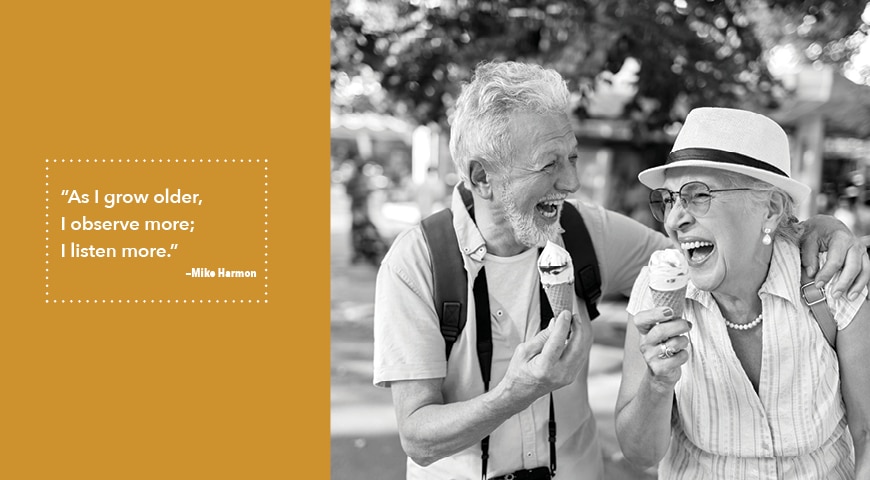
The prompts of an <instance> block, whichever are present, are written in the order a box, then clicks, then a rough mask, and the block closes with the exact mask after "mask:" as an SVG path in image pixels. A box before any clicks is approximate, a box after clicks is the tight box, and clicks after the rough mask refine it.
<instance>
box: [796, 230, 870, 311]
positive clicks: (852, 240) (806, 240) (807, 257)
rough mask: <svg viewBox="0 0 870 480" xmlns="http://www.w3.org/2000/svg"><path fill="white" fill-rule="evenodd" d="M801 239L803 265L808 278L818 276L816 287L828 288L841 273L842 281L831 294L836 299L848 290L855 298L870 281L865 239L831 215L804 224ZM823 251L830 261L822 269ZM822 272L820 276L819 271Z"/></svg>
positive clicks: (833, 288)
mask: <svg viewBox="0 0 870 480" xmlns="http://www.w3.org/2000/svg"><path fill="white" fill-rule="evenodd" d="M803 226H804V235H803V237H802V238H801V264H802V265H803V266H804V268H805V269H806V272H807V276H809V277H813V275H815V282H816V286H818V287H819V288H821V287H824V286H825V285H826V284H827V283H828V282H829V281H830V280H831V278H832V277H833V276H834V274H835V273H837V272H838V271H840V278H839V279H838V280H837V283H836V284H835V285H833V287H829V288H832V290H831V295H833V296H834V297H835V298H836V297H839V296H840V295H842V294H843V293H844V292H847V291H848V296H849V298H855V297H857V296H858V294H859V293H860V292H861V289H862V288H864V286H865V285H867V282H868V281H870V258H868V257H867V249H866V247H865V246H864V244H863V243H862V242H861V240H860V239H859V238H858V237H856V236H855V235H853V234H852V232H851V231H850V230H849V229H848V227H846V225H844V224H843V222H841V221H839V220H837V219H836V218H834V217H832V216H830V215H815V216H813V217H811V218H810V219H809V220H807V221H805V222H803ZM819 252H827V254H828V256H827V260H826V261H825V264H824V265H822V268H821V270H819ZM817 270H818V273H816V271H817Z"/></svg>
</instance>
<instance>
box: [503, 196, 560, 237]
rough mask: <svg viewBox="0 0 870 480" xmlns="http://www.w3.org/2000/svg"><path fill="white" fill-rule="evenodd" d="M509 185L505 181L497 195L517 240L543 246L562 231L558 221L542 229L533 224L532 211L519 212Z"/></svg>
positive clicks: (533, 215)
mask: <svg viewBox="0 0 870 480" xmlns="http://www.w3.org/2000/svg"><path fill="white" fill-rule="evenodd" d="M510 187H511V184H510V183H509V182H508V183H506V184H505V187H504V189H503V190H502V192H501V195H499V196H500V197H501V201H502V204H503V205H504V211H505V214H506V215H507V219H508V223H510V226H511V228H512V229H513V231H514V237H515V238H516V239H517V241H518V242H520V243H522V244H523V245H525V246H527V247H544V246H546V245H547V240H555V238H556V236H557V235H559V234H560V233H562V231H563V230H562V227H561V225H560V224H559V222H556V223H553V224H551V225H547V226H546V227H545V228H543V229H541V228H539V227H538V226H537V225H535V214H534V211H533V212H532V213H530V214H523V213H522V212H520V209H519V207H517V203H516V201H515V200H514V195H513V193H512V192H511V188H510ZM561 213H562V212H561V210H560V211H559V214H560V215H561Z"/></svg>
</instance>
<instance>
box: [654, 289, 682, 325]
mask: <svg viewBox="0 0 870 480" xmlns="http://www.w3.org/2000/svg"><path fill="white" fill-rule="evenodd" d="M650 292H652V297H653V303H655V304H656V306H657V307H671V310H673V311H674V318H682V317H683V306H684V305H685V303H686V287H683V288H679V289H677V290H656V289H654V288H650Z"/></svg>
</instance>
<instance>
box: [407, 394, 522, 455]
mask: <svg viewBox="0 0 870 480" xmlns="http://www.w3.org/2000/svg"><path fill="white" fill-rule="evenodd" d="M529 405H531V402H529V401H518V400H514V399H512V398H511V396H510V395H508V394H507V393H506V392H505V391H504V390H503V389H500V388H498V387H497V388H496V389H494V390H491V391H489V392H487V393H484V394H483V395H480V396H478V397H475V398H472V399H470V400H466V401H463V402H455V403H448V404H431V405H426V406H423V407H420V408H419V409H417V410H416V411H414V412H413V413H411V414H410V415H408V417H407V418H405V419H404V420H403V421H402V422H401V425H400V433H401V435H400V436H401V440H402V447H403V448H404V449H405V453H406V454H407V455H408V456H409V457H410V458H411V459H412V460H414V462H416V463H418V464H420V465H423V466H426V465H429V464H431V463H432V462H435V461H437V460H440V459H442V458H445V457H448V456H450V455H454V454H456V453H458V452H461V451H462V450H465V449H466V448H469V447H471V446H473V445H476V444H478V443H480V441H481V440H482V439H483V438H484V437H486V436H487V435H489V434H490V433H492V431H493V430H495V429H496V428H498V426H499V425H501V424H502V423H504V421H505V420H507V419H508V418H510V417H512V416H514V415H516V414H517V413H519V412H521V411H523V410H525V409H526V408H528V406H529Z"/></svg>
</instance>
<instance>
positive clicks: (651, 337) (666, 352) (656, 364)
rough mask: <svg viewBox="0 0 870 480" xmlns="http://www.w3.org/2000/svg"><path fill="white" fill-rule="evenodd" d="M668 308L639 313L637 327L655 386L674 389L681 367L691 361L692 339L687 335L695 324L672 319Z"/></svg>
mask: <svg viewBox="0 0 870 480" xmlns="http://www.w3.org/2000/svg"><path fill="white" fill-rule="evenodd" d="M673 315H674V312H673V310H671V309H670V308H668V307H657V308H654V309H652V310H645V311H643V312H638V314H637V315H635V316H634V325H635V327H637V331H638V333H639V334H640V342H639V343H640V352H641V355H642V356H643V359H644V361H646V364H647V367H648V368H649V371H650V374H651V376H652V378H651V380H652V382H653V384H654V386H656V387H658V388H660V389H662V390H672V389H673V388H674V385H675V384H676V383H677V380H679V379H680V374H681V370H680V367H682V365H683V364H684V363H686V362H687V361H688V360H689V352H687V351H686V349H687V348H688V347H689V338H688V336H686V335H684V334H685V333H688V332H689V330H691V328H692V324H691V323H690V322H689V321H687V320H683V319H682V318H673Z"/></svg>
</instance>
